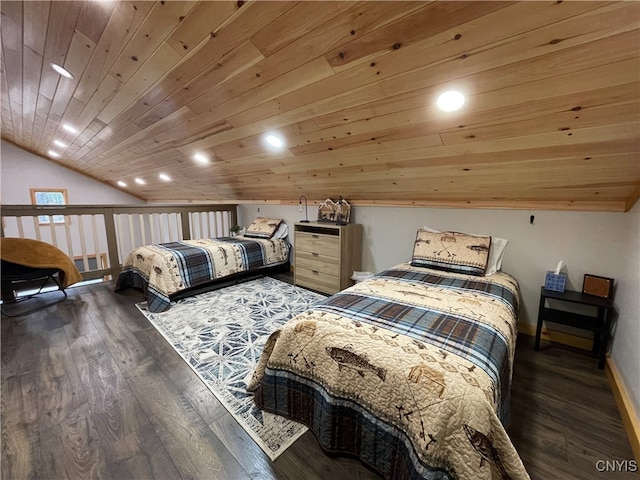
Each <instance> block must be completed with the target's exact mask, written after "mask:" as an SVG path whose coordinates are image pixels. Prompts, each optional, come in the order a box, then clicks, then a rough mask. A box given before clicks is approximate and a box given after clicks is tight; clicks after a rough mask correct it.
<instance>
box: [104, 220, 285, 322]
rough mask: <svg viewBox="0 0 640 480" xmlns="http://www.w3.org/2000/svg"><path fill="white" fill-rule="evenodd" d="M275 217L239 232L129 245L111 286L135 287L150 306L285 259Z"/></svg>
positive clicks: (160, 307)
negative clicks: (237, 233) (236, 234)
mask: <svg viewBox="0 0 640 480" xmlns="http://www.w3.org/2000/svg"><path fill="white" fill-rule="evenodd" d="M286 227H287V226H286V224H284V223H283V222H281V220H274V219H264V218H257V219H256V220H254V222H253V223H252V224H251V226H250V227H249V228H248V229H247V231H246V233H245V234H243V235H238V236H235V237H220V238H205V239H198V240H185V241H179V242H171V243H161V244H155V245H145V246H142V247H138V248H136V249H134V250H133V251H132V252H131V253H130V254H129V255H128V256H127V258H126V259H125V261H124V264H123V266H122V270H121V272H120V275H119V276H118V280H117V282H116V287H115V289H116V290H120V289H123V288H127V287H135V288H139V289H141V290H142V291H143V292H144V293H145V296H146V298H147V303H148V308H149V310H150V311H151V312H162V311H165V310H167V309H168V308H169V306H170V303H171V300H172V299H175V298H176V297H177V296H178V295H183V294H184V293H185V292H189V291H191V290H193V289H194V288H196V287H201V286H206V285H210V284H212V282H216V281H218V280H222V279H225V278H229V277H232V276H239V275H240V274H246V273H248V272H251V273H260V272H262V271H265V270H266V269H270V268H272V267H277V266H285V267H286V266H287V265H288V263H289V251H290V245H289V243H288V242H287V240H286V236H287V228H286Z"/></svg>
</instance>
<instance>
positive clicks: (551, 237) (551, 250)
mask: <svg viewBox="0 0 640 480" xmlns="http://www.w3.org/2000/svg"><path fill="white" fill-rule="evenodd" d="M258 209H259V210H260V211H259V212H258ZM531 215H534V217H535V219H534V222H533V224H531V223H530V216H531ZM256 216H266V217H276V218H284V219H285V221H286V222H287V224H288V225H289V226H290V228H292V227H293V224H294V223H295V222H297V221H299V220H301V219H303V218H304V213H299V212H298V208H297V207H295V206H280V205H260V206H257V205H241V206H239V208H238V221H239V223H240V224H241V225H243V226H245V227H246V226H248V224H249V223H250V222H251V221H252V220H253V218H255V217H256ZM316 216H317V211H316V207H315V206H310V208H309V218H310V219H311V220H313V219H315V218H316ZM351 218H352V219H351V221H352V222H356V223H361V224H362V225H363V227H364V239H363V259H362V261H363V265H362V267H363V270H368V271H372V272H379V271H381V270H384V269H386V268H389V267H391V266H393V265H396V264H398V263H400V262H404V261H408V260H410V259H411V253H412V251H413V242H414V240H415V235H416V230H417V229H418V228H420V227H421V226H423V225H428V226H430V227H433V228H436V229H440V230H454V231H459V232H467V233H478V234H489V235H494V236H497V237H503V238H506V239H508V240H509V243H508V244H507V248H506V252H505V257H504V261H503V264H502V269H503V271H505V272H507V273H510V274H512V275H513V276H514V277H515V278H516V279H517V280H518V282H519V283H520V288H521V291H522V300H523V303H522V309H521V317H520V321H522V322H526V323H531V324H535V322H536V318H537V314H538V301H539V295H540V287H541V285H543V284H544V275H545V272H546V271H547V270H553V269H554V268H555V266H556V264H557V263H558V261H559V260H564V261H565V262H566V263H567V265H568V269H567V273H568V274H569V279H568V285H567V288H568V289H572V290H581V289H582V280H583V275H584V274H585V273H591V274H594V275H601V276H604V277H612V278H614V279H615V280H616V283H615V285H616V292H615V295H616V297H615V306H616V310H617V312H618V319H617V330H616V334H615V338H614V340H613V345H612V358H613V360H614V361H615V363H616V366H617V367H618V368H619V370H620V373H621V375H622V376H623V379H624V381H625V385H626V387H627V389H628V391H629V393H630V394H631V395H632V396H633V399H632V400H633V401H634V402H635V406H636V411H637V412H640V314H639V310H640V287H639V286H640V240H639V237H640V205H636V206H635V208H634V209H633V210H632V211H631V212H628V213H608V212H606V213H605V212H555V211H525V210H476V209H474V210H472V209H445V208H409V207H406V208H401V207H353V209H352V212H351ZM290 241H291V243H293V235H291V236H290ZM294 261H295V260H294Z"/></svg>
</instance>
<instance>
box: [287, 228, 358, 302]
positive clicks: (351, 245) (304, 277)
mask: <svg viewBox="0 0 640 480" xmlns="http://www.w3.org/2000/svg"><path fill="white" fill-rule="evenodd" d="M294 251H295V268H294V270H293V274H294V278H295V284H296V285H300V286H302V287H307V288H311V289H313V290H317V291H319V292H323V293H328V294H329V295H332V294H334V293H336V292H339V291H340V290H344V289H345V288H347V287H350V286H351V285H353V281H352V280H351V275H352V274H353V272H354V271H355V270H360V268H361V264H362V225H358V224H355V223H349V224H347V225H335V224H332V223H320V222H318V223H296V224H295V226H294Z"/></svg>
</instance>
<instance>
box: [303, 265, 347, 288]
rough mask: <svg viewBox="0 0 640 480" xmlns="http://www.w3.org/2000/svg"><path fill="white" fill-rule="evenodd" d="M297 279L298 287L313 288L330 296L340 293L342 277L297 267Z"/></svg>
mask: <svg viewBox="0 0 640 480" xmlns="http://www.w3.org/2000/svg"><path fill="white" fill-rule="evenodd" d="M295 277H296V279H295V283H296V285H301V286H303V287H307V288H312V289H314V290H318V291H319V292H324V293H328V294H330V295H331V294H334V293H336V292H339V291H340V277H338V276H337V275H331V274H329V273H324V272H320V271H318V270H310V269H308V268H300V266H298V265H296V268H295Z"/></svg>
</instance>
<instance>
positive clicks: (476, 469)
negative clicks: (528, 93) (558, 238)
mask: <svg viewBox="0 0 640 480" xmlns="http://www.w3.org/2000/svg"><path fill="white" fill-rule="evenodd" d="M497 240H501V239H497ZM497 243H499V242H497V241H496V244H497ZM504 244H506V241H504ZM504 244H503V246H502V251H504ZM494 250H495V248H494ZM490 251H491V237H479V236H472V235H464V234H458V233H452V232H437V231H428V230H419V231H418V235H417V239H416V243H415V248H414V254H413V259H412V262H411V263H403V264H400V265H397V266H395V267H393V268H390V269H389V270H386V271H383V272H381V273H379V274H377V275H375V276H373V277H371V278H369V279H367V280H365V281H363V282H360V283H357V284H356V285H354V286H352V287H350V288H348V289H346V290H343V291H342V292H339V293H337V294H335V295H333V296H331V297H328V298H327V299H325V300H323V301H321V302H320V303H319V304H316V305H315V306H313V307H311V309H309V310H308V311H306V312H304V313H302V314H300V315H298V316H297V317H294V318H293V319H291V320H290V321H289V322H288V323H287V324H285V325H284V326H283V327H282V328H280V329H279V330H277V331H276V332H274V333H273V334H272V335H271V337H270V338H269V340H268V341H267V343H266V345H265V347H264V350H263V353H262V356H261V358H260V360H259V362H258V364H257V366H256V369H255V371H254V372H253V376H252V377H251V380H250V381H249V384H248V390H249V391H251V392H253V394H254V401H255V403H256V404H257V406H258V407H259V408H261V409H263V410H265V411H269V412H271V413H275V414H278V415H282V416H285V417H288V418H290V419H292V420H295V421H298V422H301V423H303V424H305V425H307V426H308V427H309V429H310V430H311V431H312V432H313V433H314V434H315V436H316V438H317V439H318V441H319V443H320V445H321V446H322V447H323V448H324V449H325V450H326V451H329V452H334V453H341V454H349V455H355V456H357V457H359V458H360V459H361V461H363V462H364V463H366V464H367V465H369V466H370V467H371V468H373V469H374V470H376V471H378V472H379V473H380V474H381V475H382V476H383V477H384V478H387V479H393V480H400V479H417V478H423V479H469V480H471V479H474V480H477V479H527V478H529V477H528V475H527V472H526V470H525V468H524V466H523V464H522V461H521V460H520V457H519V456H518V454H517V452H516V450H515V448H514V446H513V445H512V443H511V441H510V439H509V436H508V435H507V433H506V430H505V425H506V424H507V422H508V419H509V398H510V384H511V374H512V366H513V359H514V352H515V341H516V332H517V325H516V324H517V316H518V310H519V291H518V284H517V282H516V280H515V279H514V278H513V277H511V276H510V275H508V274H505V273H502V272H500V271H495V273H494V272H493V271H492V272H491V274H489V275H487V273H488V272H489V270H488V266H489V264H490V262H489V252H490ZM500 255H501V254H500ZM494 270H495V259H494Z"/></svg>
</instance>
